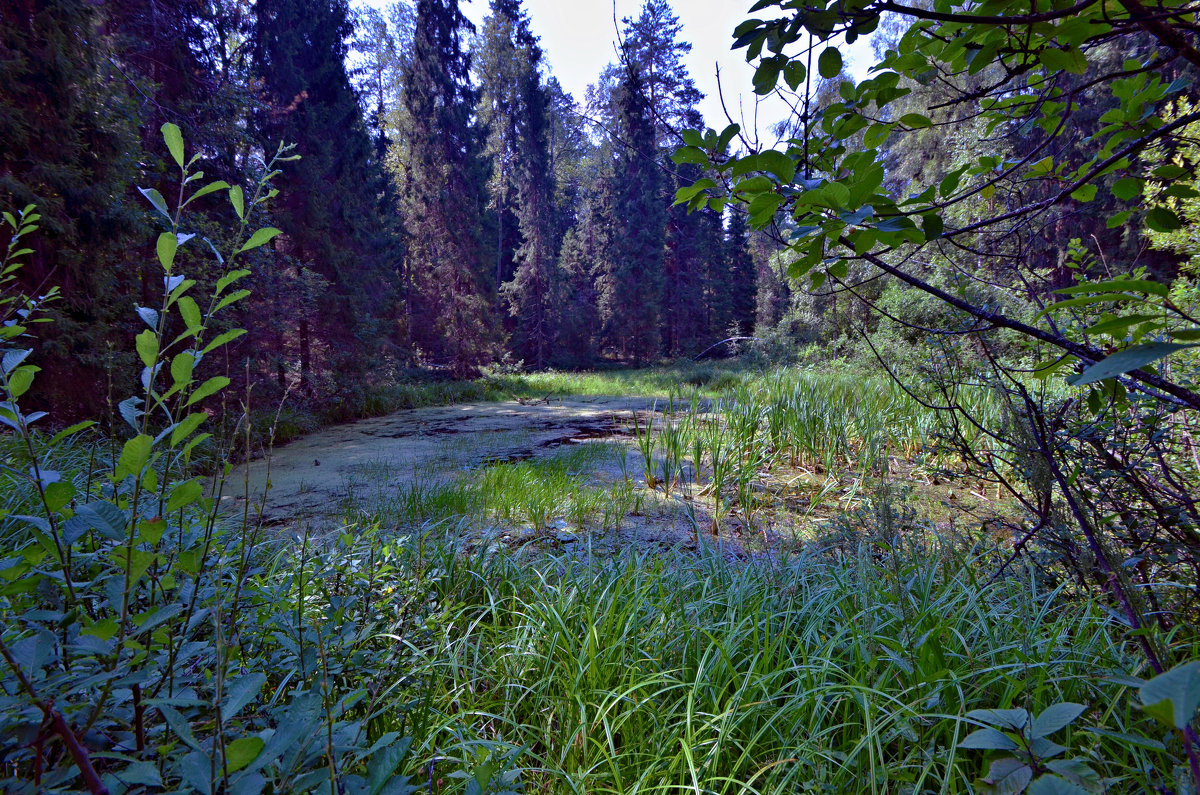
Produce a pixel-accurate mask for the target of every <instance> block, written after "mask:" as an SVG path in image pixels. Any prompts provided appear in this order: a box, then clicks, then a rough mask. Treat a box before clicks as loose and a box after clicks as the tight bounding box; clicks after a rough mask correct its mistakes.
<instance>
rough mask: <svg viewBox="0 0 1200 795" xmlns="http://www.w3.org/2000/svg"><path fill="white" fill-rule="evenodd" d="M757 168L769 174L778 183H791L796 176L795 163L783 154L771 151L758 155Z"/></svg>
mask: <svg viewBox="0 0 1200 795" xmlns="http://www.w3.org/2000/svg"><path fill="white" fill-rule="evenodd" d="M758 168H759V170H760V171H769V172H771V173H772V174H774V175H775V176H776V178H778V180H779V181H780V182H791V181H792V179H794V178H795V176H796V163H795V161H794V160H792V159H791V158H790V157H788V156H787V155H785V154H784V153H783V152H776V151H774V150H772V149H768V150H766V151H765V152H759V153H758Z"/></svg>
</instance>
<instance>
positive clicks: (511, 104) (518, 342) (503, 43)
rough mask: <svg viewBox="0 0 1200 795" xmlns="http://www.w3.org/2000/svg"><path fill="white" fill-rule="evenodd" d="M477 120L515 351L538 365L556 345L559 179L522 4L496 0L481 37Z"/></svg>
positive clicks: (538, 56) (537, 51)
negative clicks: (513, 230)
mask: <svg viewBox="0 0 1200 795" xmlns="http://www.w3.org/2000/svg"><path fill="white" fill-rule="evenodd" d="M478 54H479V58H480V61H479V66H480V69H479V71H480V74H481V75H482V84H481V86H480V103H479V108H480V110H479V117H480V120H481V121H482V122H484V123H485V124H486V126H487V131H488V138H487V151H488V154H489V155H490V156H491V160H492V179H491V182H490V187H491V193H492V196H493V202H494V205H495V207H496V210H497V216H498V218H497V228H498V229H499V230H500V232H499V233H498V238H499V239H498V241H497V251H496V257H497V260H496V264H497V268H496V278H497V281H498V282H499V283H500V284H501V292H502V294H503V297H504V300H505V303H506V304H507V306H508V312H509V315H510V316H511V317H512V318H514V320H515V321H516V322H515V324H514V327H513V329H512V338H513V349H514V351H515V352H516V353H517V355H518V356H521V357H522V358H523V359H525V360H532V362H533V364H534V365H535V366H536V367H538V368H541V367H543V366H544V365H545V363H546V358H547V356H548V355H549V348H550V345H551V343H552V342H553V341H554V336H555V333H556V325H557V318H558V315H557V313H556V311H555V307H554V304H555V303H556V294H557V293H558V292H559V291H560V288H561V287H562V283H561V278H560V274H559V271H558V263H557V257H556V254H557V251H556V249H557V247H556V246H555V241H554V214H555V213H554V174H553V171H552V166H551V162H550V148H549V147H550V142H549V137H550V133H551V118H550V106H549V105H550V95H549V93H548V91H547V88H546V86H545V85H543V83H542V78H541V74H540V66H541V62H542V51H541V48H540V47H539V46H538V43H537V37H535V36H534V35H533V34H532V32H530V30H529V19H528V17H527V16H526V15H525V14H524V13H523V12H522V11H521V4H520V1H519V0H493V2H492V13H491V15H490V16H489V17H488V18H487V20H486V21H485V22H484V28H483V32H482V34H481V36H480V47H479V53H478ZM510 208H511V212H512V213H513V214H514V215H515V216H516V219H517V224H518V232H519V235H518V236H517V237H518V239H517V240H516V241H515V251H514V253H513V259H514V261H515V262H514V266H513V269H512V270H513V272H512V277H511V279H510V280H508V281H503V279H504V271H505V269H504V268H503V259H504V256H503V255H504V248H505V247H504V242H505V241H504V235H503V229H504V228H505V224H504V222H505V219H506V215H507V214H508V212H509V211H510Z"/></svg>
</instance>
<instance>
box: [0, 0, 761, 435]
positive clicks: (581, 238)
mask: <svg viewBox="0 0 1200 795" xmlns="http://www.w3.org/2000/svg"><path fill="white" fill-rule="evenodd" d="M3 13H4V19H3V35H4V37H5V40H4V44H3V46H4V51H5V53H6V57H5V60H4V70H5V72H4V84H5V86H6V88H5V92H4V103H5V117H4V125H5V127H4V139H5V146H4V150H3V153H2V154H0V158H2V160H0V175H2V178H3V184H2V186H0V197H2V201H3V202H4V204H5V205H6V206H8V207H16V208H19V207H23V206H25V205H27V204H35V205H37V207H38V209H39V212H40V214H41V216H42V230H41V234H40V235H39V237H38V239H37V242H36V246H35V252H34V254H33V255H32V257H31V260H30V262H29V263H28V264H27V265H26V267H25V268H24V269H23V271H22V274H21V279H22V283H23V284H24V285H25V286H26V287H27V288H28V289H30V290H34V289H36V288H37V287H38V286H39V285H43V284H46V285H48V284H58V285H61V287H62V289H63V295H64V296H65V300H64V301H63V302H61V303H60V304H58V305H57V306H55V307H53V310H52V311H53V313H54V316H55V319H56V321H57V322H56V323H55V324H54V332H53V342H51V343H50V346H49V349H48V350H47V351H46V355H48V356H51V357H53V358H51V359H49V360H47V361H48V362H53V364H54V367H53V368H52V369H53V370H54V372H55V376H54V377H53V378H49V377H46V378H43V379H41V383H40V384H39V387H40V389H42V390H45V394H46V400H47V401H49V402H51V403H53V404H54V405H55V406H56V408H57V409H58V412H59V413H60V415H62V414H64V413H67V412H70V413H73V414H77V415H80V416H85V415H86V416H90V415H91V414H93V413H95V412H96V411H97V410H98V409H99V408H100V407H101V406H103V405H104V401H105V392H106V387H105V384H106V382H107V378H108V375H107V374H108V373H111V372H114V371H115V372H123V371H124V370H125V369H126V368H123V367H122V366H121V365H122V364H123V363H124V362H122V361H121V357H122V356H125V355H127V354H124V353H123V350H124V348H123V346H122V345H121V344H120V341H121V340H123V339H124V338H125V337H127V336H128V335H129V334H130V333H132V332H134V331H136V326H135V325H131V321H130V318H131V317H133V318H134V319H135V320H136V316H135V315H133V314H132V312H131V310H132V308H133V307H134V306H135V305H137V306H150V305H154V304H155V303H156V302H157V300H158V297H159V296H158V294H157V291H158V290H160V289H161V288H160V286H159V285H158V284H157V282H156V281H155V280H154V279H152V278H151V274H150V273H149V272H147V271H146V269H145V268H144V267H143V266H142V265H141V264H139V263H138V260H139V259H145V257H146V256H147V255H148V253H149V252H148V251H147V243H146V241H147V240H149V239H151V238H152V237H153V235H152V234H151V233H152V232H155V233H156V231H157V228H159V227H161V226H162V224H163V223H164V220H165V219H164V218H163V217H161V216H160V215H158V214H156V213H155V211H154V208H152V207H148V206H147V205H146V202H145V200H144V199H143V198H142V196H141V195H139V191H144V190H149V189H154V190H158V191H159V193H160V194H161V195H164V196H167V195H169V191H168V190H167V185H166V182H167V180H169V179H170V169H169V168H168V166H167V163H165V162H164V161H163V159H162V157H163V156H164V154H165V153H161V152H157V151H156V149H157V148H156V147H155V146H154V145H153V144H154V139H155V138H156V137H157V134H158V133H157V131H158V128H159V127H160V126H161V125H162V124H163V123H164V122H170V123H174V124H177V125H178V126H179V127H180V128H181V130H182V132H183V135H184V136H185V138H186V139H187V140H188V141H189V143H191V144H192V145H194V146H196V147H198V151H200V152H201V153H203V154H204V155H205V165H204V175H205V177H206V178H208V179H219V180H223V181H227V182H229V183H231V184H242V183H245V182H248V181H252V180H253V179H255V178H257V176H258V174H259V172H260V171H261V169H262V168H263V166H264V164H265V159H269V158H270V156H271V155H272V154H274V153H275V152H276V149H277V147H278V146H279V145H280V144H281V143H283V144H286V145H288V146H292V147H294V148H293V149H291V150H290V154H291V156H293V157H296V158H298V159H295V160H293V161H289V162H288V163H287V165H286V167H283V168H281V169H280V174H279V178H278V179H277V180H276V183H275V184H276V188H277V189H278V190H279V191H280V200H279V201H278V202H275V203H273V204H272V205H271V206H270V208H269V210H259V211H258V212H259V215H260V216H261V217H258V218H255V222H256V223H258V224H260V225H263V226H272V227H275V228H278V229H281V230H282V231H283V235H282V236H281V237H280V238H278V239H277V240H276V241H274V243H273V245H272V246H271V247H269V248H266V249H263V250H261V251H259V252H256V254H255V255H254V257H253V258H252V260H251V261H250V262H249V263H248V267H249V268H250V269H251V270H252V272H253V275H252V277H251V279H250V280H249V281H248V282H247V287H248V289H251V291H252V296H253V297H252V298H251V299H250V300H249V301H247V302H246V303H244V304H243V305H241V307H240V308H239V309H238V312H237V316H236V317H231V318H230V320H229V322H230V323H231V324H234V325H237V326H238V327H241V328H245V329H247V331H248V333H247V334H246V335H245V337H243V338H242V339H240V340H239V341H237V342H236V343H235V344H234V346H233V347H232V348H231V349H230V351H229V354H228V355H229V358H230V360H231V361H232V360H236V361H239V362H240V361H242V360H243V359H244V358H245V357H246V356H249V357H250V358H251V359H252V360H253V361H252V365H251V370H250V377H251V378H252V379H254V380H257V381H263V382H264V383H265V382H272V383H273V384H274V385H275V387H276V388H277V389H278V390H279V391H282V390H283V389H284V388H286V387H287V385H288V384H290V383H293V382H295V383H296V384H297V385H298V387H299V389H300V390H301V391H302V393H303V394H306V395H309V396H312V397H314V398H315V399H317V400H318V401H328V400H340V401H345V400H352V401H353V400H354V399H355V395H354V394H353V393H354V390H355V389H356V388H361V386H360V385H361V383H362V382H365V381H370V380H375V381H379V380H384V379H388V378H392V379H395V378H397V377H400V376H403V375H404V373H405V371H406V370H408V369H411V368H433V369H436V370H443V371H446V372H449V373H452V374H454V375H456V376H459V377H461V376H466V375H471V374H475V373H477V372H478V371H479V370H480V368H481V367H484V366H487V365H491V364H495V363H499V362H504V363H509V364H521V363H523V364H524V366H526V367H530V368H539V369H540V368H545V367H548V366H557V367H564V366H575V367H580V366H588V365H592V364H595V363H597V362H599V361H600V360H601V359H612V360H620V361H628V362H650V361H654V360H656V359H658V358H660V357H663V356H668V357H670V356H678V355H683V354H689V355H690V354H695V353H698V352H699V351H700V350H701V349H702V348H703V347H706V346H708V345H710V344H712V343H713V342H716V341H718V340H720V339H721V338H722V337H723V336H728V334H727V332H730V331H736V332H737V333H738V334H743V335H744V334H749V333H750V331H751V330H752V327H753V326H754V323H755V317H754V294H755V290H756V272H755V270H754V265H753V264H752V260H751V258H750V243H749V239H748V235H747V234H746V231H745V225H744V224H740V223H739V221H737V220H728V219H726V218H724V217H723V216H722V214H721V213H719V212H715V211H711V210H704V211H703V212H700V213H692V214H689V213H687V212H686V211H685V209H684V208H682V207H679V208H673V209H672V208H671V207H670V205H671V197H672V196H673V194H674V192H675V190H676V189H677V188H679V187H681V186H684V185H689V184H691V183H692V182H693V181H694V180H695V179H696V178H697V177H698V175H699V173H700V169H699V168H697V167H696V166H686V165H685V166H676V165H675V164H674V163H673V162H672V161H671V160H670V153H671V151H672V150H673V149H674V147H675V146H676V145H678V144H679V143H680V139H679V130H680V129H683V128H685V127H697V126H701V125H702V120H701V119H700V118H699V116H698V114H697V112H696V110H695V105H696V103H697V102H698V101H699V99H700V98H701V95H700V93H699V92H698V91H697V90H696V88H695V86H694V84H693V82H692V80H691V78H690V77H689V76H688V74H687V70H686V69H685V68H684V67H683V65H682V62H681V56H682V55H683V54H685V53H686V52H688V50H689V49H690V45H689V44H687V43H686V42H685V41H682V40H681V39H680V37H679V33H680V25H679V23H678V20H677V18H676V17H675V16H674V14H673V13H672V11H671V9H670V7H669V6H668V4H667V3H666V2H653V3H648V4H647V5H646V6H645V7H644V8H643V9H642V11H641V14H640V15H639V16H638V17H637V18H636V19H627V20H625V22H624V29H623V30H622V31H621V42H622V44H621V51H620V52H621V57H620V60H619V63H613V64H612V65H611V66H609V67H608V68H607V69H606V70H605V72H604V74H602V75H597V76H596V82H595V85H594V87H593V89H594V90H592V91H590V92H589V96H588V97H587V98H586V100H585V98H583V97H579V98H573V97H571V96H569V95H566V94H565V93H564V92H563V90H562V89H561V87H560V86H559V84H558V81H557V80H556V79H555V78H554V76H553V75H552V74H551V73H550V71H549V69H548V67H547V65H546V64H545V62H544V60H543V58H542V53H541V49H540V47H539V45H538V41H537V39H536V37H535V36H533V35H532V34H531V32H530V30H529V20H528V18H527V16H526V15H525V14H524V13H523V11H522V10H521V7H520V3H518V2H505V3H495V4H493V6H492V7H491V9H490V13H489V15H488V16H487V18H486V20H485V22H484V24H483V25H482V27H480V28H479V29H478V30H476V28H475V26H474V25H472V24H471V23H470V22H469V21H468V20H467V19H466V18H465V17H464V16H463V14H462V12H461V11H460V10H459V8H458V6H457V3H455V2H444V1H443V2H429V3H418V4H416V5H415V7H414V6H409V5H408V4H405V3H399V4H397V5H394V6H392V7H390V8H389V9H387V10H386V11H385V12H381V11H377V10H375V9H371V8H363V9H359V10H352V9H351V8H349V6H348V4H347V3H345V2H324V1H323V0H322V1H320V2H306V1H303V0H301V1H298V2H290V1H288V2H274V0H272V2H262V3H255V4H253V5H247V4H244V3H224V2H215V3H209V2H198V3H181V4H172V5H171V6H170V7H166V6H163V5H162V4H159V3H133V4H120V5H119V6H116V5H112V6H110V5H108V4H100V5H96V4H89V3H78V2H62V3H57V2H38V3H18V4H14V5H9V6H8V7H6V9H5V10H4V12H3ZM51 129H53V130H56V131H57V132H56V133H55V134H53V135H52V136H51V135H50V132H49V131H50V130H51ZM50 139H52V141H51V140H50ZM209 153H212V155H213V156H212V157H208V155H209ZM209 205H214V206H212V207H211V211H212V212H213V214H214V216H213V223H214V224H215V225H216V227H215V228H219V226H220V221H221V219H222V218H225V219H228V218H229V217H232V214H233V213H234V212H235V210H234V208H232V207H230V206H228V204H226V206H223V207H216V206H215V203H214V202H211V201H210V202H209ZM206 209H209V207H206ZM631 219H638V222H637V223H636V224H635V223H632V221H631ZM213 242H214V243H217V244H218V245H219V244H220V239H219V235H218V236H217V237H216V238H215V239H214V241H213ZM184 251H186V249H183V250H181V257H182V256H184ZM197 256H199V255H197ZM195 274H196V278H199V279H201V281H203V280H204V279H208V280H210V281H211V280H212V279H213V278H214V275H213V274H205V273H202V272H201V271H195ZM112 351H115V352H112ZM47 369H50V368H47ZM239 374H240V375H241V376H243V377H244V375H245V373H244V372H242V371H241V368H240V367H239ZM84 385H86V387H85V386H84ZM265 396H266V393H264V397H265Z"/></svg>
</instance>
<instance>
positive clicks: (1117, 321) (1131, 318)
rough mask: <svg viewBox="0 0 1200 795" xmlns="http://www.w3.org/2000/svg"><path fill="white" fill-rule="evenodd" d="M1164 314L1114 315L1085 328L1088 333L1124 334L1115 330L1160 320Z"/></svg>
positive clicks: (1124, 329) (1122, 330) (1119, 330)
mask: <svg viewBox="0 0 1200 795" xmlns="http://www.w3.org/2000/svg"><path fill="white" fill-rule="evenodd" d="M1160 319H1162V315H1127V316H1126V317H1114V318H1109V319H1108V320H1102V321H1100V322H1099V323H1095V324H1093V325H1091V326H1088V327H1087V328H1086V329H1084V332H1085V333H1087V334H1110V335H1112V336H1114V337H1117V336H1122V335H1121V334H1116V333H1114V332H1124V331H1126V330H1127V329H1128V328H1129V327H1130V326H1136V325H1137V324H1139V323H1145V322H1146V321H1149V320H1160Z"/></svg>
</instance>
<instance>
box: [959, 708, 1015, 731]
mask: <svg viewBox="0 0 1200 795" xmlns="http://www.w3.org/2000/svg"><path fill="white" fill-rule="evenodd" d="M967 717H968V718H970V719H971V720H977V721H979V722H980V723H985V724H987V725H988V726H999V727H1000V728H1002V729H1012V730H1013V731H1024V730H1025V727H1026V726H1028V725H1029V713H1028V712H1026V711H1025V710H1023V709H973V710H971V711H970V712H968V713H967Z"/></svg>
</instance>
